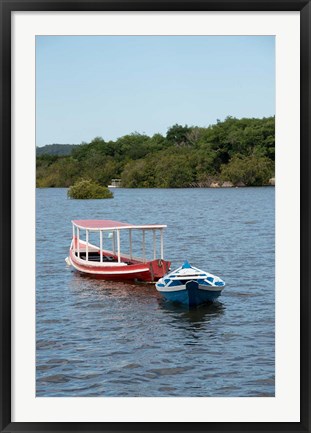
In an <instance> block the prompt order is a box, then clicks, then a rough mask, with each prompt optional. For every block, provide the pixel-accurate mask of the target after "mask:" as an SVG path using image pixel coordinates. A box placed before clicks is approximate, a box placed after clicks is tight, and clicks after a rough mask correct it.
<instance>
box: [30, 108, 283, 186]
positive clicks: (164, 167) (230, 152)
mask: <svg viewBox="0 0 311 433" xmlns="http://www.w3.org/2000/svg"><path fill="white" fill-rule="evenodd" d="M36 167H37V170H36V186H37V187H39V188H53V187H55V188H56V187H58V188H62V187H65V188H68V187H71V186H72V185H74V184H75V183H76V182H78V181H81V180H82V179H88V180H90V181H93V182H95V183H96V184H97V185H100V186H103V187H106V186H107V185H109V183H110V181H111V179H114V178H118V179H121V184H122V187H124V188H198V187H201V188H208V187H211V188H230V187H240V186H266V185H274V184H275V181H274V167H275V118H274V117H266V118H262V119H256V118H243V119H236V118H233V117H230V116H229V117H227V118H226V119H225V120H224V121H220V120H218V121H217V123H216V124H214V125H210V126H209V127H198V126H187V125H185V126H182V125H178V124H176V125H173V126H171V127H170V128H168V131H167V133H166V135H162V134H154V135H153V136H151V137H149V136H148V135H146V134H140V133H137V132H135V133H132V134H129V135H125V136H123V137H120V138H118V139H117V140H115V141H107V142H106V141H105V140H104V139H103V138H101V137H96V138H94V139H93V140H92V141H91V142H90V143H82V144H80V145H58V144H55V145H47V146H44V147H42V148H37V157H36Z"/></svg>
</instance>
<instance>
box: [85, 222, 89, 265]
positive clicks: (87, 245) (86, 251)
mask: <svg viewBox="0 0 311 433" xmlns="http://www.w3.org/2000/svg"><path fill="white" fill-rule="evenodd" d="M85 233H86V235H85V241H86V246H85V260H86V261H87V262H88V260H89V231H88V229H86V230H85Z"/></svg>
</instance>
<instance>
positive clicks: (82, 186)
mask: <svg viewBox="0 0 311 433" xmlns="http://www.w3.org/2000/svg"><path fill="white" fill-rule="evenodd" d="M67 195H68V197H69V198H75V199H103V198H113V194H112V192H111V191H110V190H109V189H108V188H107V187H106V186H101V185H99V184H98V183H96V182H93V181H92V180H89V179H80V180H78V181H77V182H75V183H74V184H73V185H72V186H71V187H70V188H69V189H68V192H67Z"/></svg>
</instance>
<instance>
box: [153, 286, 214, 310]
mask: <svg viewBox="0 0 311 433" xmlns="http://www.w3.org/2000/svg"><path fill="white" fill-rule="evenodd" d="M157 289H158V291H159V292H160V293H161V294H162V295H163V297H164V298H165V299H166V300H168V301H170V302H176V303H179V304H183V305H188V306H198V305H201V304H205V303H208V302H214V301H215V300H216V299H217V298H218V297H219V296H220V295H221V292H222V288H221V289H216V288H215V287H208V286H203V285H200V284H199V283H198V282H197V281H188V282H187V283H186V284H185V285H183V286H179V287H178V289H176V288H174V290H169V288H164V289H163V290H161V289H159V287H157Z"/></svg>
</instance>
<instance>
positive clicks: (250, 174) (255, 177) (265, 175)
mask: <svg viewBox="0 0 311 433" xmlns="http://www.w3.org/2000/svg"><path fill="white" fill-rule="evenodd" d="M273 173H274V166H273V162H272V161H271V160H270V159H269V158H267V157H256V156H247V157H241V156H234V157H233V158H232V159H231V160H230V162H229V164H227V165H223V166H222V167H221V177H222V179H223V180H230V181H231V182H232V183H233V184H237V183H239V182H243V183H244V184H245V185H246V186H259V185H267V184H268V181H269V179H270V178H271V177H273Z"/></svg>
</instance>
